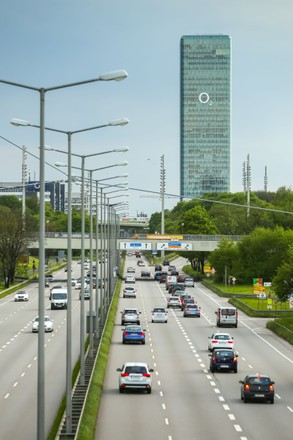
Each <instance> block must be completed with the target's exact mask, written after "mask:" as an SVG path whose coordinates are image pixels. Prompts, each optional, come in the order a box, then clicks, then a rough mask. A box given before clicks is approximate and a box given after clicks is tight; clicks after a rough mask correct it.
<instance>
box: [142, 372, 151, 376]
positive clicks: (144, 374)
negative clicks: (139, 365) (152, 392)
mask: <svg viewBox="0 0 293 440" xmlns="http://www.w3.org/2000/svg"><path fill="white" fill-rule="evenodd" d="M143 376H144V377H151V375H150V373H143Z"/></svg>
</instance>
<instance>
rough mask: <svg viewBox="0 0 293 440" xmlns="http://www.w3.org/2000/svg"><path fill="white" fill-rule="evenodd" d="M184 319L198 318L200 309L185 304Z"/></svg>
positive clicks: (196, 306) (193, 305) (194, 305)
mask: <svg viewBox="0 0 293 440" xmlns="http://www.w3.org/2000/svg"><path fill="white" fill-rule="evenodd" d="M183 316H184V318H187V317H189V316H191V317H193V318H200V307H198V305H197V304H186V306H185V307H184V310H183Z"/></svg>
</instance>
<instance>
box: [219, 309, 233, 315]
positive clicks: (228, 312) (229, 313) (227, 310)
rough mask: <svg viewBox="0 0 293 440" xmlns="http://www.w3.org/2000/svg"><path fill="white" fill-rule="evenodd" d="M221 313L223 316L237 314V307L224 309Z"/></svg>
mask: <svg viewBox="0 0 293 440" xmlns="http://www.w3.org/2000/svg"><path fill="white" fill-rule="evenodd" d="M221 314H222V315H223V316H234V315H235V309H222V310H221Z"/></svg>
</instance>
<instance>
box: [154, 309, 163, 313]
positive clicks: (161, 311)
mask: <svg viewBox="0 0 293 440" xmlns="http://www.w3.org/2000/svg"><path fill="white" fill-rule="evenodd" d="M154 312H158V313H164V312H165V309H154Z"/></svg>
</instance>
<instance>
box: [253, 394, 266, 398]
mask: <svg viewBox="0 0 293 440" xmlns="http://www.w3.org/2000/svg"><path fill="white" fill-rule="evenodd" d="M264 396H265V395H264V394H255V395H254V397H264Z"/></svg>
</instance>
